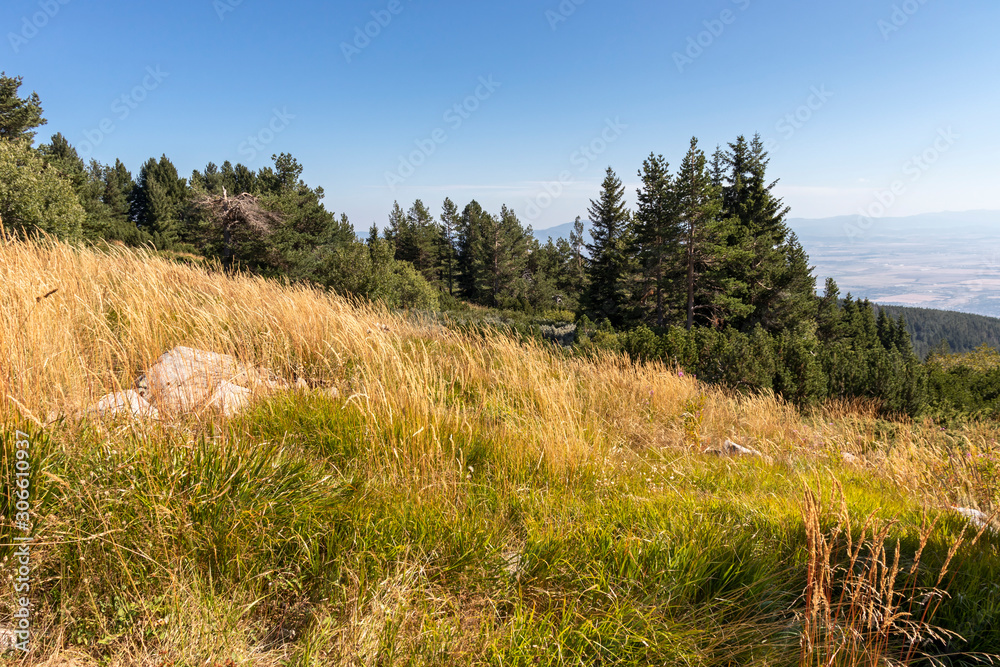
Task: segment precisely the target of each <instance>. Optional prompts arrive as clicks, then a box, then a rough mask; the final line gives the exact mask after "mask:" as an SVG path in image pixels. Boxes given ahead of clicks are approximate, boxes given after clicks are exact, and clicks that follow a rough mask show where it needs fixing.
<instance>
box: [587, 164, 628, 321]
mask: <svg viewBox="0 0 1000 667" xmlns="http://www.w3.org/2000/svg"><path fill="white" fill-rule="evenodd" d="M588 214H589V215H590V222H591V225H592V226H591V229H590V235H591V237H592V238H593V243H588V244H587V251H588V252H589V253H590V272H589V279H590V284H589V285H587V289H586V291H585V292H584V294H583V299H582V304H581V305H582V307H583V309H584V310H585V311H586V312H587V314H588V315H589V316H590V317H591V318H592V319H596V320H604V319H607V320H609V321H610V322H611V324H612V325H620V324H621V323H622V322H623V320H624V317H625V309H626V306H627V299H628V289H627V285H628V283H627V280H628V276H627V271H628V264H629V256H628V252H627V250H628V226H629V223H630V220H631V213H630V212H629V210H628V208H627V207H626V205H625V186H623V185H622V182H621V180H619V178H618V176H616V175H615V172H614V170H613V169H611V167H608V170H607V172H606V174H605V177H604V182H603V183H602V184H601V193H600V196H599V197H598V198H597V199H596V200H594V199H592V200H591V201H590V209H589V210H588Z"/></svg>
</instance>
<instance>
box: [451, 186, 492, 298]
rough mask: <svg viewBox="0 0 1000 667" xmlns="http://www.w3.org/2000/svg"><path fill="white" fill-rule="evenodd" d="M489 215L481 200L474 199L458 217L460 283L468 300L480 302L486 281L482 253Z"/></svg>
mask: <svg viewBox="0 0 1000 667" xmlns="http://www.w3.org/2000/svg"><path fill="white" fill-rule="evenodd" d="M490 217H491V216H490V215H489V214H488V213H486V212H485V211H484V210H483V207H482V206H480V205H479V202H477V201H475V200H473V201H471V202H469V204H467V205H466V207H465V208H464V209H462V215H461V217H460V218H459V221H458V234H457V236H458V242H457V244H456V245H457V260H458V261H457V273H458V276H457V284H458V286H459V290H460V291H461V293H462V296H463V297H464V298H465V299H468V300H469V301H473V302H475V303H481V302H482V298H483V296H484V294H483V286H484V285H485V282H486V279H485V270H486V267H485V261H484V259H483V256H482V245H483V237H484V234H485V228H486V227H487V225H488V224H492V221H490V220H489V219H490Z"/></svg>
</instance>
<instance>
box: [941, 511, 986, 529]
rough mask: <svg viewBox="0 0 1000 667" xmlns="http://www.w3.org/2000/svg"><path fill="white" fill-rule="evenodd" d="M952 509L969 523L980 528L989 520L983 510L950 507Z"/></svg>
mask: <svg viewBox="0 0 1000 667" xmlns="http://www.w3.org/2000/svg"><path fill="white" fill-rule="evenodd" d="M952 509H953V510H955V511H956V512H958V513H959V514H961V515H962V516H964V517H965V518H966V519H968V520H969V523H971V524H973V525H974V526H978V527H980V528H982V527H983V526H985V525H987V523H988V522H989V520H990V516H989V515H988V514H986V513H985V512H980V511H979V510H975V509H971V508H969V507H952ZM994 530H995V529H994Z"/></svg>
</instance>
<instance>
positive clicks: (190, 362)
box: [146, 347, 244, 413]
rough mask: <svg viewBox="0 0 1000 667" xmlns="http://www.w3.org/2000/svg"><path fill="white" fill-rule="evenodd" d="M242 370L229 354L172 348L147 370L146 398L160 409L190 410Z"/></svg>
mask: <svg viewBox="0 0 1000 667" xmlns="http://www.w3.org/2000/svg"><path fill="white" fill-rule="evenodd" d="M243 370H244V369H243V367H242V366H241V365H240V363H239V362H237V361H236V359H235V358H234V357H231V356H229V355H226V354H218V353H216V352H205V351H204V350H195V349H193V348H190V347H175V348H174V349H172V350H170V351H169V352H166V353H165V354H163V355H162V356H161V357H160V358H159V359H157V360H156V363H155V364H153V366H152V367H151V368H150V369H149V370H148V371H146V384H147V386H148V387H149V398H150V400H151V401H152V403H153V404H154V405H156V407H157V408H159V409H160V410H161V411H163V412H168V413H179V412H189V411H192V410H195V409H196V408H198V407H200V406H201V405H202V404H204V403H205V402H206V401H207V400H208V399H209V398H210V397H211V396H212V392H214V391H215V388H216V387H217V386H218V384H219V383H220V382H222V381H223V380H228V379H230V378H232V377H234V376H236V375H238V374H240V373H241V372H242V371H243Z"/></svg>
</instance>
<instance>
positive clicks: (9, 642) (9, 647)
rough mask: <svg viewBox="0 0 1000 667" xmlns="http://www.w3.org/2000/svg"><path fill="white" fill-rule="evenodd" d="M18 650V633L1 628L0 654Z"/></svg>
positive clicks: (11, 629)
mask: <svg viewBox="0 0 1000 667" xmlns="http://www.w3.org/2000/svg"><path fill="white" fill-rule="evenodd" d="M16 648H17V631H16V630H14V629H13V628H8V627H0V653H3V652H5V651H13V650H14V649H16Z"/></svg>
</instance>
